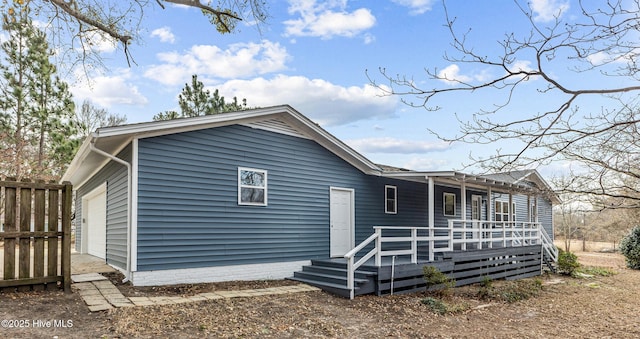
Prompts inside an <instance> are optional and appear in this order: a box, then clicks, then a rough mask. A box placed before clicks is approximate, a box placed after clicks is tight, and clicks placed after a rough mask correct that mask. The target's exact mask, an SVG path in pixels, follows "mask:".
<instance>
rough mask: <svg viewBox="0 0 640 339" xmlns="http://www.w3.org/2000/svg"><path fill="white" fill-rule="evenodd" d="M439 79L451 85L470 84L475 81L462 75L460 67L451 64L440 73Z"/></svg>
mask: <svg viewBox="0 0 640 339" xmlns="http://www.w3.org/2000/svg"><path fill="white" fill-rule="evenodd" d="M438 77H439V78H440V80H441V81H444V82H446V83H448V84H450V85H455V84H458V83H460V82H464V83H469V82H471V80H473V78H472V77H470V76H467V75H464V74H460V67H458V65H456V64H451V65H449V66H447V67H445V68H443V69H442V70H441V71H440V72H438Z"/></svg>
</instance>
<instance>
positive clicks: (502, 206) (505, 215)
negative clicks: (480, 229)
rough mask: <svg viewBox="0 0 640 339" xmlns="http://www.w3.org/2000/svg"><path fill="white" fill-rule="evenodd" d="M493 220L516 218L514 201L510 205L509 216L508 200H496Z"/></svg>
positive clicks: (511, 219)
mask: <svg viewBox="0 0 640 339" xmlns="http://www.w3.org/2000/svg"><path fill="white" fill-rule="evenodd" d="M495 206H496V208H495V216H496V218H495V221H513V220H516V203H515V201H514V202H513V205H511V218H509V202H508V201H496V203H495Z"/></svg>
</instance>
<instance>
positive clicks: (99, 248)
mask: <svg viewBox="0 0 640 339" xmlns="http://www.w3.org/2000/svg"><path fill="white" fill-rule="evenodd" d="M86 204H87V209H86V216H85V221H86V226H87V227H86V229H85V230H86V232H87V238H86V239H87V253H89V254H91V255H93V256H96V257H98V258H103V259H104V258H105V257H106V253H107V194H106V192H105V191H102V192H97V193H96V194H95V195H94V194H91V197H89V198H88V199H87V200H86Z"/></svg>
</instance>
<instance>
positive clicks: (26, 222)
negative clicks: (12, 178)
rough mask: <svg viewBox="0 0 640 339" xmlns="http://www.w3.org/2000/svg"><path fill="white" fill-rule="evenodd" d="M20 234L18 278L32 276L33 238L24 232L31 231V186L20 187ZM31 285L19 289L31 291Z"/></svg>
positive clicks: (26, 181) (25, 180) (24, 180)
mask: <svg viewBox="0 0 640 339" xmlns="http://www.w3.org/2000/svg"><path fill="white" fill-rule="evenodd" d="M21 182H24V183H29V182H31V180H29V179H22V181H21ZM19 217H20V233H23V235H20V237H19V239H20V240H18V248H19V250H20V254H19V255H18V257H19V259H18V260H19V264H18V278H20V279H29V278H31V238H30V237H29V236H24V233H29V232H30V231H31V188H27V187H20V216H19ZM30 290H31V286H18V291H30Z"/></svg>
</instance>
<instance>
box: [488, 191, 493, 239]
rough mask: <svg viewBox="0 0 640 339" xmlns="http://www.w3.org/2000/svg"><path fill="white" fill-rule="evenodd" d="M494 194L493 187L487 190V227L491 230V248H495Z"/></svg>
mask: <svg viewBox="0 0 640 339" xmlns="http://www.w3.org/2000/svg"><path fill="white" fill-rule="evenodd" d="M492 194H493V192H492V191H491V187H489V188H487V221H489V223H488V224H487V227H488V228H489V248H493V240H491V239H493V222H492V221H493V202H492V200H491V196H492Z"/></svg>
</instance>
